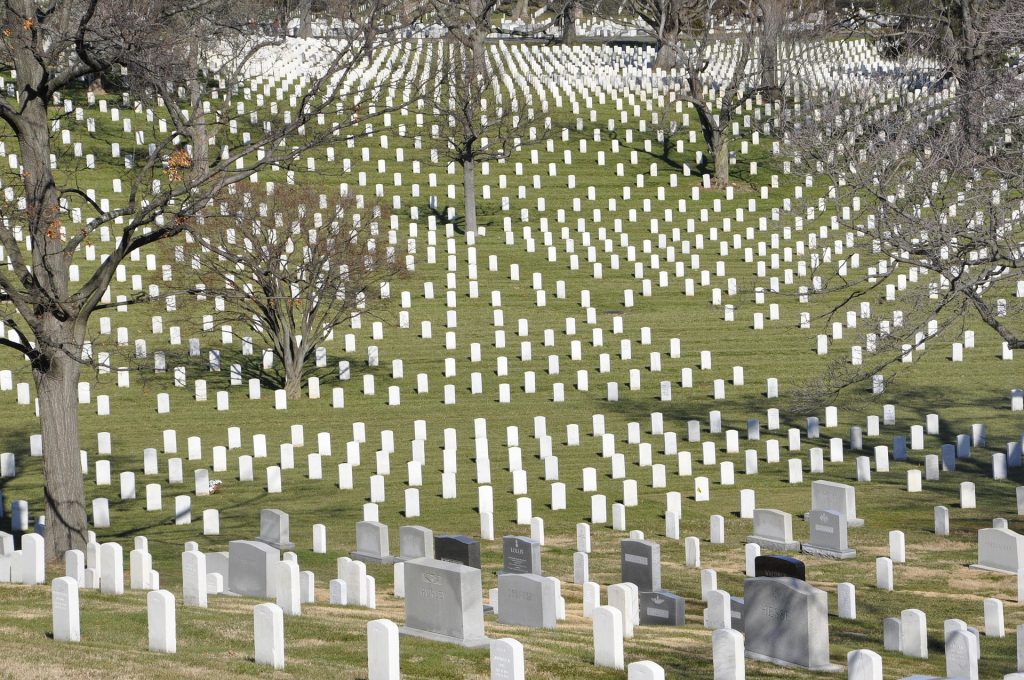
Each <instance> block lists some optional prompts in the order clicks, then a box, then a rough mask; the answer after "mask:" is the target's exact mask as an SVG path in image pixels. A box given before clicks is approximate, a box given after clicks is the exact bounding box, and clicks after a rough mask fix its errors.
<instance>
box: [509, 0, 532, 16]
mask: <svg viewBox="0 0 1024 680" xmlns="http://www.w3.org/2000/svg"><path fill="white" fill-rule="evenodd" d="M529 11H530V2H529V0H516V8H515V11H514V12H512V21H522V20H523V19H524V18H525V17H526V14H527V12H529Z"/></svg>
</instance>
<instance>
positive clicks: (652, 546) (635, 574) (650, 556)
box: [619, 538, 661, 593]
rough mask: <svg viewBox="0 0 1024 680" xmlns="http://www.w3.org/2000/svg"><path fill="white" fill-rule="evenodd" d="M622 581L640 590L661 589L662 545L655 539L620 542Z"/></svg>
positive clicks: (643, 591)
mask: <svg viewBox="0 0 1024 680" xmlns="http://www.w3.org/2000/svg"><path fill="white" fill-rule="evenodd" d="M619 551H620V564H621V568H622V582H623V583H633V584H635V585H636V587H637V588H638V589H639V590H640V592H642V593H645V592H653V591H656V590H661V546H660V545H658V544H657V543H655V542H654V541H643V540H635V539H628V538H627V539H624V540H622V541H620V542H619Z"/></svg>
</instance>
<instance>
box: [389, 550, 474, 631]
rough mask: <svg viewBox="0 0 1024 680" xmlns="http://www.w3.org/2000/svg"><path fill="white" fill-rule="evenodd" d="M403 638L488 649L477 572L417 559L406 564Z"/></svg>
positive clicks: (450, 564) (425, 559)
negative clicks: (414, 637) (419, 638)
mask: <svg viewBox="0 0 1024 680" xmlns="http://www.w3.org/2000/svg"><path fill="white" fill-rule="evenodd" d="M401 632H402V634H403V635H413V636H416V637H423V638H428V639H431V640H437V641H441V642H452V643H455V644H458V645H461V646H463V647H489V646H490V644H491V641H490V640H489V639H488V638H487V637H485V636H484V610H483V593H482V592H481V579H480V570H479V569H474V568H473V567H467V566H465V565H462V564H455V563H452V562H442V561H441V560H432V559H430V558H427V557H420V558H417V559H415V560H409V561H408V562H406V563H405V626H404V627H403V628H402V629H401Z"/></svg>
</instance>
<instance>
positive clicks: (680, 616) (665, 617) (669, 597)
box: [640, 590, 686, 626]
mask: <svg viewBox="0 0 1024 680" xmlns="http://www.w3.org/2000/svg"><path fill="white" fill-rule="evenodd" d="M685 619H686V600H685V599H683V598H682V597H681V596H679V595H676V594H675V593H670V592H667V591H664V590H659V591H656V592H652V593H646V592H644V593H640V625H641V626H681V625H683V624H684V623H686V620H685Z"/></svg>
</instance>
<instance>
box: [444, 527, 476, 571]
mask: <svg viewBox="0 0 1024 680" xmlns="http://www.w3.org/2000/svg"><path fill="white" fill-rule="evenodd" d="M434 559H437V560H441V561H442V562H455V563H457V564H464V565H466V566H467V567H473V568H474V569H479V568H480V541H477V540H476V539H473V538H470V537H469V536H461V535H460V536H435V537H434Z"/></svg>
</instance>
